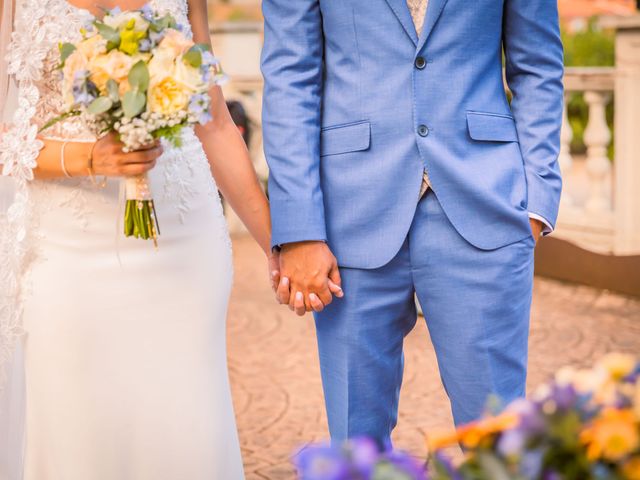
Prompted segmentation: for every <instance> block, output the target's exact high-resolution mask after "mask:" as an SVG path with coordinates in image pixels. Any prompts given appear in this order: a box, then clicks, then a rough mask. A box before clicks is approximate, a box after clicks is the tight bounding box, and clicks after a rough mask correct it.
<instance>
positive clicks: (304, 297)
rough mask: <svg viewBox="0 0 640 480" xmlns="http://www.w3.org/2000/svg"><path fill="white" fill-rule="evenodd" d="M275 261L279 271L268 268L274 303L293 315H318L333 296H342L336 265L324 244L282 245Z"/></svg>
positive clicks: (300, 243) (314, 242)
mask: <svg viewBox="0 0 640 480" xmlns="http://www.w3.org/2000/svg"><path fill="white" fill-rule="evenodd" d="M277 260H278V263H279V271H278V270H277V268H274V267H272V272H271V280H272V287H273V289H274V291H275V292H276V298H277V300H278V302H279V303H281V304H283V305H288V306H289V308H290V309H291V310H293V311H295V312H296V314H298V315H300V316H302V315H304V314H305V313H306V312H311V311H315V312H321V311H322V310H324V309H325V307H326V306H327V305H329V304H330V303H331V302H332V301H333V297H334V296H335V297H337V298H342V297H343V296H344V292H343V291H342V281H341V279H340V271H339V270H338V262H337V260H336V257H334V255H333V253H331V250H330V249H329V247H328V246H327V244H326V243H324V242H316V241H311V242H297V243H291V244H287V245H284V246H283V247H282V250H281V251H280V253H279V255H278V259H277Z"/></svg>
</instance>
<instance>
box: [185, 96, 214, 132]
mask: <svg viewBox="0 0 640 480" xmlns="http://www.w3.org/2000/svg"><path fill="white" fill-rule="evenodd" d="M188 110H189V113H190V114H192V115H194V116H195V117H196V118H197V119H198V123H200V124H201V125H204V124H205V123H209V122H210V121H211V120H212V119H213V117H212V115H211V111H210V101H209V96H208V95H206V94H203V93H197V94H195V95H193V96H192V97H191V99H190V100H189V106H188Z"/></svg>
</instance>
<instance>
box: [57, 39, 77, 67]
mask: <svg viewBox="0 0 640 480" xmlns="http://www.w3.org/2000/svg"><path fill="white" fill-rule="evenodd" d="M58 49H59V50H60V68H62V67H64V62H66V61H67V58H69V55H71V54H72V53H73V52H75V51H76V46H75V45H74V44H73V43H61V44H59V45H58Z"/></svg>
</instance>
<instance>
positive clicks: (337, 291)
mask: <svg viewBox="0 0 640 480" xmlns="http://www.w3.org/2000/svg"><path fill="white" fill-rule="evenodd" d="M329 290H331V293H333V294H334V295H335V296H336V297H338V298H342V297H344V291H343V290H342V287H341V286H340V285H336V284H335V283H333V281H332V280H331V279H329Z"/></svg>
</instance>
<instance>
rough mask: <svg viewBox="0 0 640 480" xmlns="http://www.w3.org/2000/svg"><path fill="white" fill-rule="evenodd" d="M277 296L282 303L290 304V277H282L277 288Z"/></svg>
mask: <svg viewBox="0 0 640 480" xmlns="http://www.w3.org/2000/svg"><path fill="white" fill-rule="evenodd" d="M276 298H277V299H278V302H279V303H280V304H281V305H289V299H290V298H291V291H290V281H289V277H281V278H280V284H279V285H278V289H277V290H276ZM292 310H293V308H292Z"/></svg>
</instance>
